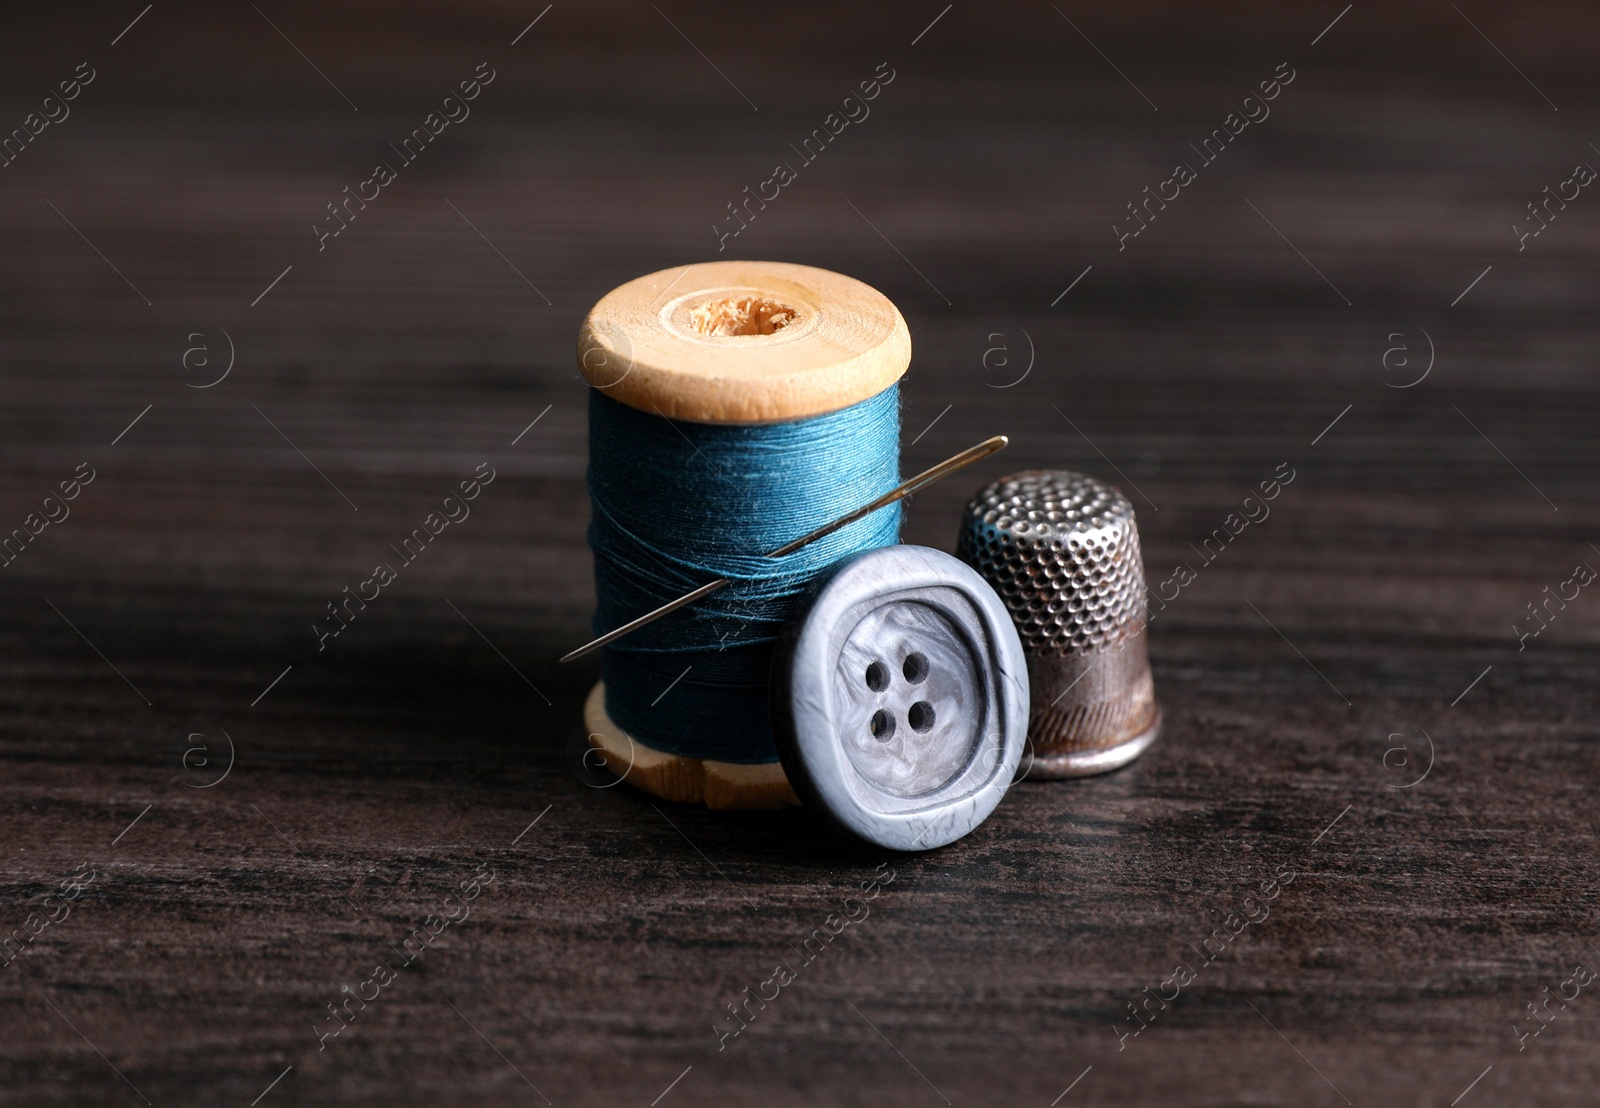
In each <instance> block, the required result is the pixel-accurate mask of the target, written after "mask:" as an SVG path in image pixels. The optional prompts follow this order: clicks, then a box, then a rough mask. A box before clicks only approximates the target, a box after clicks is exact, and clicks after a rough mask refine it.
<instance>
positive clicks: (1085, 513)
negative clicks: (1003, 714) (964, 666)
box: [956, 470, 1161, 778]
mask: <svg viewBox="0 0 1600 1108" xmlns="http://www.w3.org/2000/svg"><path fill="white" fill-rule="evenodd" d="M956 555H957V556H958V557H959V558H961V560H962V561H964V562H966V563H967V564H968V565H970V566H971V567H972V568H973V569H975V570H977V571H978V573H979V574H981V575H982V576H983V578H984V579H985V580H987V581H988V582H989V584H990V585H991V586H993V588H994V590H995V592H997V593H998V594H999V595H1000V599H1001V601H1002V602H1003V603H1004V604H1005V606H1006V609H1007V611H1009V612H1010V613H1011V618H1012V620H1013V621H1014V622H1015V623H1016V625H1017V633H1018V634H1019V635H1020V636H1021V639H1022V649H1023V652H1024V653H1025V654H1026V655H1027V659H1028V677H1029V686H1030V693H1031V697H1030V706H1029V708H1030V710H1029V719H1028V747H1029V756H1027V757H1025V758H1024V763H1025V764H1028V776H1030V777H1035V778H1039V777H1084V776H1087V775H1089V774H1094V773H1104V772H1105V771H1107V770H1111V769H1116V768H1117V767H1118V766H1123V765H1126V764H1127V763H1128V762H1130V761H1132V760H1133V759H1134V758H1137V757H1138V756H1139V755H1140V754H1141V753H1142V752H1143V751H1144V749H1145V748H1146V747H1147V746H1149V745H1150V744H1151V743H1152V742H1154V741H1155V738H1156V733H1157V731H1158V730H1159V728H1160V725H1161V710H1160V708H1159V707H1158V706H1157V704H1156V698H1155V686H1154V684H1153V683H1152V682H1151V679H1150V659H1149V654H1148V652H1147V650H1146V645H1145V585H1144V562H1143V561H1142V559H1141V558H1140V555H1139V530H1138V527H1137V526H1136V525H1135V523H1134V517H1133V506H1132V505H1130V504H1129V503H1128V501H1127V499H1126V498H1125V497H1124V496H1123V495H1122V494H1121V493H1120V492H1118V491H1117V490H1116V489H1115V488H1112V487H1111V486H1109V485H1103V484H1101V483H1100V482H1099V481H1096V480H1095V479H1094V478H1092V477H1086V476H1084V475H1083V474H1081V473H1069V472H1067V471H1065V470H1029V471H1027V472H1025V473H1015V474H1012V475H1011V476H1010V477H1003V478H1001V479H1000V480H998V481H996V482H994V483H993V484H992V485H989V486H987V487H986V488H984V489H982V490H981V491H980V492H979V493H978V495H977V496H975V497H973V498H972V501H971V503H969V504H968V505H967V510H966V512H965V513H964V515H963V517H962V524H961V538H960V540H959V543H958V544H957V547H956ZM1030 757H1031V763H1030V761H1029V758H1030Z"/></svg>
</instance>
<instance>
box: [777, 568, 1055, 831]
mask: <svg viewBox="0 0 1600 1108" xmlns="http://www.w3.org/2000/svg"><path fill="white" fill-rule="evenodd" d="M772 708H773V730H774V734H775V736H776V738H777V743H778V753H779V756H780V757H781V758H782V760H783V767H784V771H785V772H786V773H787V774H788V776H789V780H790V782H791V784H793V785H794V787H795V791H796V792H797V793H799V795H800V797H801V799H802V800H804V801H805V803H806V805H807V806H808V807H811V808H814V809H817V810H819V811H821V812H823V813H824V814H826V815H827V816H828V817H830V818H831V819H832V820H833V821H834V822H835V823H837V824H838V825H839V826H841V827H843V828H844V829H845V830H846V831H848V832H850V833H852V834H854V835H856V836H858V837H860V838H862V839H865V840H867V841H868V842H871V843H875V844H877V845H879V846H884V847H888V848H890V849H893V850H927V849H931V848H933V847H937V846H944V845H945V844H947V843H951V842H954V841H955V840H956V839H959V838H961V837H962V836H963V835H965V834H966V833H967V832H969V831H971V830H972V829H973V828H974V827H976V826H977V825H978V824H980V823H982V822H983V821H984V820H985V819H987V818H988V816H989V813H990V812H992V811H993V810H994V808H995V805H996V804H998V803H999V802H1000V798H1001V797H1002V796H1004V795H1005V791H1006V789H1007V787H1009V785H1010V784H1011V781H1012V778H1013V776H1014V775H1015V773H1016V770H1017V765H1018V763H1019V761H1020V760H1021V758H1022V751H1023V746H1024V741H1025V737H1026V732H1027V725H1028V673H1027V663H1026V660H1025V659H1024V657H1023V653H1022V643H1021V640H1020V639H1019V638H1018V637H1017V631H1016V628H1015V627H1014V626H1013V624H1012V621H1011V617H1010V615H1008V614H1007V612H1006V609H1005V607H1004V606H1003V605H1002V604H1001V602H1000V599H999V597H997V596H996V595H995V593H994V590H993V589H991V588H990V587H989V586H988V584H987V583H985V581H984V580H983V578H982V577H980V576H979V575H978V574H977V573H975V572H974V571H973V570H972V569H971V568H969V567H968V566H966V565H964V564H963V563H962V562H960V561H958V560H956V559H955V558H952V557H950V555H948V554H944V553H942V552H940V551H937V550H931V549H929V548H927V547H921V546H890V547H884V548H883V549H880V550H872V551H868V552H867V553H865V554H861V555H858V556H857V557H855V558H852V559H850V560H848V561H846V562H844V563H842V564H841V565H840V566H839V567H837V568H836V569H835V570H834V572H833V574H832V575H831V576H830V577H828V578H827V579H826V580H825V581H824V582H823V583H822V584H821V585H819V586H817V587H815V588H814V589H813V590H812V592H811V593H810V594H809V595H808V596H807V597H805V598H803V599H802V601H801V603H800V605H799V606H798V608H797V610H796V612H795V614H794V615H793V616H792V617H791V618H790V621H789V623H788V625H787V626H786V628H785V630H784V633H783V635H782V636H781V637H780V639H779V643H778V649H777V652H776V654H775V655H774V659H773V673H772Z"/></svg>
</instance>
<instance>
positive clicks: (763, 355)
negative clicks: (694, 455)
mask: <svg viewBox="0 0 1600 1108" xmlns="http://www.w3.org/2000/svg"><path fill="white" fill-rule="evenodd" d="M910 364H911V332H910V330H908V329H907V327H906V321H905V319H904V318H903V317H902V316H901V315H900V310H899V309H898V308H896V307H895V306H894V304H893V303H891V302H890V300H889V298H888V297H886V296H884V295H883V294H882V293H881V292H879V291H878V290H877V289H875V288H873V287H872V286H870V285H866V284H863V283H862V282H860V281H857V280H856V279H855V278H854V277H846V276H844V275H843V274H840V273H833V272H831V271H829V270H826V269H817V268H815V267H814V266H808V265H794V264H791V263H789V262H736V261H728V262H700V263H696V264H694V265H688V266H681V267H678V268H675V269H663V270H661V271H660V272H658V273H651V274H649V275H647V276H644V277H639V278H636V279H635V280H632V281H629V282H628V283H627V284H625V285H622V286H620V287H618V288H615V289H613V290H611V291H610V292H608V293H607V294H606V295H605V296H604V297H602V298H601V300H600V302H599V303H598V304H596V305H595V306H594V308H593V309H592V310H591V311H590V312H589V315H588V317H587V318H586V319H585V320H584V321H583V326H582V328H580V329H579V331H578V365H579V367H580V368H581V369H582V370H583V375H584V377H585V378H586V379H587V380H588V382H589V383H590V384H591V385H593V386H594V387H595V388H597V389H600V390H601V391H602V392H604V393H605V395H607V396H609V397H611V398H612V399H613V400H617V401H619V402H621V403H623V404H627V405H628V406H630V407H633V408H638V409H639V410H640V411H645V412H655V413H657V414H659V415H663V416H666V417H667V418H669V419H687V420H693V421H695V422H699V423H776V422H781V421H784V420H791V419H804V418H806V417H808V416H815V415H821V414H823V413H825V412H834V411H838V410H839V409H841V408H848V407H849V406H850V405H852V404H859V403H860V402H861V401H863V400H866V399H868V398H869V397H873V396H876V395H877V394H878V393H880V392H882V391H883V390H884V389H886V388H888V387H889V386H890V385H892V384H894V383H895V382H896V381H898V380H899V379H900V378H901V377H902V376H904V374H905V371H906V367H907V366H909V365H910Z"/></svg>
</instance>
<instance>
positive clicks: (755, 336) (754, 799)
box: [578, 261, 911, 809]
mask: <svg viewBox="0 0 1600 1108" xmlns="http://www.w3.org/2000/svg"><path fill="white" fill-rule="evenodd" d="M910 362H911V335H910V332H909V330H908V329H907V328H906V323H905V320H904V318H902V317H901V315H900V312H899V310H898V309H897V308H895V306H894V304H892V303H891V302H890V301H889V300H888V298H887V297H885V296H884V295H883V294H882V293H879V292H878V291H877V290H875V289H873V288H871V287H870V286H868V285H865V284H863V283H862V282H860V281H857V280H855V279H854V278H851V277H845V276H843V275H841V274H838V273H832V272H829V271H828V270H824V269H816V268H813V267H811V266H803V265H792V264H789V263H784V262H741V261H723V262H706V263H701V264H696V265H691V266H687V267H683V268H677V269H668V270H662V271H660V272H658V273H652V274H649V275H648V276H645V277H640V278H637V279H636V280H633V281H629V282H628V283H627V284H625V285H622V286H621V287H619V288H617V289H614V290H612V291H611V292H610V293H608V294H607V295H606V296H605V297H603V298H602V299H601V300H600V302H599V303H597V304H596V305H595V306H594V308H593V309H592V310H591V311H590V312H589V315H588V317H587V318H586V319H585V320H584V323H583V326H582V328H581V329H580V331H579V335H578V364H579V366H580V368H581V369H582V371H583V374H584V377H585V379H587V381H588V382H589V384H590V385H591V386H593V387H594V389H595V390H596V392H597V393H599V394H600V395H601V396H603V397H606V398H608V399H609V400H611V401H616V402H618V403H620V404H622V405H625V406H626V407H627V408H631V409H634V410H635V411H637V412H642V413H649V414H650V415H651V416H653V417H655V418H659V419H661V420H662V421H665V422H669V423H671V424H672V425H673V427H674V429H675V430H678V431H679V432H680V433H681V432H683V431H684V430H685V429H686V427H687V429H688V430H694V429H695V428H694V425H733V426H746V427H751V426H757V427H758V426H762V425H775V424H791V423H793V421H802V420H812V419H815V418H817V417H821V416H825V415H827V414H829V413H838V412H842V411H844V410H845V409H850V408H853V407H854V406H856V405H861V404H863V403H864V402H866V401H869V400H871V399H872V398H875V397H879V396H880V394H883V393H884V392H885V390H888V389H890V388H892V387H893V386H894V385H895V384H896V383H897V382H898V381H899V380H900V378H901V377H902V376H903V375H904V374H905V371H906V368H907V366H908V365H909V364H910ZM889 399H891V400H892V399H893V397H891V398H889ZM601 403H602V402H601V401H595V405H599V404H601ZM591 411H592V412H593V411H594V405H592V406H591ZM630 418H635V417H630ZM894 419H895V421H896V434H895V450H896V453H898V413H897V412H896V413H894ZM652 426H653V425H652ZM684 437H685V439H686V440H687V435H685V436H684ZM590 439H591V447H590V448H591V455H590V456H591V488H593V482H594V479H595V477H594V474H595V468H596V466H595V458H596V452H597V451H599V450H615V449H627V448H628V447H627V445H626V443H625V442H618V441H608V442H601V441H600V440H599V439H598V438H597V436H596V432H595V427H594V416H593V415H592V416H591V432H590ZM669 441H670V440H669ZM895 480H897V478H895ZM892 483H893V482H891V484H892ZM738 491H739V490H738V488H737V485H736V484H735V486H734V494H735V495H734V496H733V497H731V498H730V499H731V500H732V501H734V502H733V503H727V504H702V503H690V502H688V498H689V497H691V496H692V490H684V493H683V496H684V497H685V498H686V500H685V502H684V503H682V504H681V505H680V504H674V505H671V507H672V508H673V509H674V510H677V509H680V508H681V509H682V510H683V511H684V512H685V514H686V515H687V514H689V513H693V514H694V516H695V518H696V519H699V520H702V521H704V518H705V517H706V516H707V514H708V513H710V514H711V518H712V521H713V522H714V521H715V513H716V512H718V511H723V512H732V511H737V510H738V504H737V503H736V502H737V500H738V499H739V496H738ZM885 491H887V487H885V488H873V489H862V490H850V495H851V496H852V497H856V495H857V493H859V497H858V499H856V500H855V503H852V504H851V505H850V506H851V507H854V506H856V504H859V503H864V502H865V501H867V500H870V499H871V498H872V497H873V496H875V495H877V494H879V493H882V492H885ZM597 510H598V509H597ZM827 521H828V518H827V517H826V516H824V517H823V518H819V519H818V520H817V521H816V525H820V524H821V523H825V522H827ZM863 522H865V521H863ZM853 526H859V525H853ZM808 530H810V527H800V528H799V529H798V530H797V533H796V535H794V536H791V537H798V535H799V534H804V533H806V532H807V531H808ZM841 534H843V532H841ZM591 541H593V532H591ZM888 541H891V542H892V541H894V540H893V539H892V538H891V539H890V540H888ZM774 545H778V544H774ZM747 553H749V554H759V553H761V552H760V551H755V550H752V551H748V552H747ZM596 554H597V575H598V573H599V549H598V547H597V548H596ZM690 587H693V586H692V585H691V586H690ZM683 591H687V590H683ZM602 600H604V597H602ZM640 614H643V612H642V611H637V612H632V613H631V615H629V616H628V617H627V618H632V617H633V616H637V615H640ZM688 614H690V610H689V609H685V610H684V611H683V612H679V613H674V615H673V616H670V617H667V619H668V620H671V619H677V618H679V617H680V616H686V615H688ZM661 622H662V623H663V624H665V623H666V622H667V620H663V621H661ZM607 630H610V627H597V628H596V633H600V632H603V631H607ZM644 633H645V632H643V631H641V632H638V633H636V634H644ZM626 642H627V640H623V643H626ZM613 649H614V647H607V648H606V650H607V651H608V652H609V651H611V650H613ZM613 661H615V659H611V658H608V659H607V672H608V673H609V672H611V671H612V668H613V667H612V662H613ZM584 723H585V727H586V729H587V730H588V732H589V741H590V743H591V745H593V746H594V747H596V748H598V749H599V750H600V751H602V752H603V753H604V757H605V760H606V764H607V766H608V767H609V768H611V769H612V771H613V772H614V773H616V774H617V775H618V776H620V777H622V778H623V780H625V781H626V782H627V783H629V784H630V785H633V786H635V787H637V788H639V789H641V790H643V791H645V792H648V793H651V794H653V795H655V796H658V797H661V798H663V799H665V800H672V801H685V802H694V803H699V802H704V803H705V804H706V805H707V806H708V807H711V808H724V809H736V808H737V809H753V808H775V807H783V806H786V805H791V804H797V803H799V801H798V800H797V799H796V797H795V794H794V791H793V790H792V789H791V788H790V786H789V782H788V780H787V779H786V778H785V776H784V773H783V768H782V766H781V765H779V764H778V762H777V761H775V760H773V761H750V760H746V761H736V760H721V759H718V758H714V757H696V756H691V755H688V754H684V753H675V752H671V751H668V750H661V749H656V748H655V747H653V746H652V745H651V744H650V742H649V741H648V740H649V736H648V735H647V734H646V733H645V732H646V731H647V730H648V727H647V726H646V725H638V726H636V727H635V729H634V730H635V731H636V732H637V733H633V734H630V733H627V732H625V731H624V730H623V729H622V728H621V727H619V726H618V725H617V724H616V723H615V722H613V720H612V718H611V715H610V714H609V712H608V710H607V692H606V687H605V682H604V680H602V681H601V682H599V683H597V684H596V685H595V687H594V689H593V690H592V691H591V692H590V693H589V697H588V700H587V701H586V703H585V705H584ZM737 739H738V736H737V735H728V736H719V740H720V741H721V742H722V744H723V745H726V744H727V743H728V742H730V741H734V742H736V741H737ZM663 745H668V744H663Z"/></svg>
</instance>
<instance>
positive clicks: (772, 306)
mask: <svg viewBox="0 0 1600 1108" xmlns="http://www.w3.org/2000/svg"><path fill="white" fill-rule="evenodd" d="M797 314H798V313H797V312H796V311H795V309H793V308H791V307H790V306H789V305H787V304H784V303H781V302H779V301H777V300H773V299H771V298H769V297H766V296H753V295H747V296H725V297H721V298H719V299H716V300H708V301H706V302H705V303H704V304H701V305H700V306H699V307H697V308H694V309H693V310H691V311H690V312H689V326H691V327H693V328H694V329H695V330H696V331H697V332H699V333H700V334H702V335H714V336H717V337H725V336H729V335H771V334H776V333H777V332H779V331H781V330H783V329H784V328H785V327H787V326H788V325H789V324H791V323H793V322H794V320H795V316H796V315H797Z"/></svg>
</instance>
